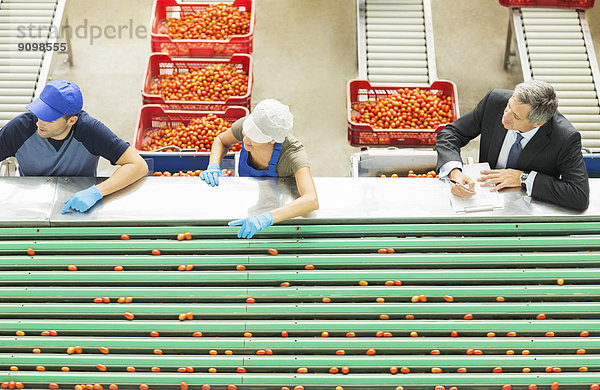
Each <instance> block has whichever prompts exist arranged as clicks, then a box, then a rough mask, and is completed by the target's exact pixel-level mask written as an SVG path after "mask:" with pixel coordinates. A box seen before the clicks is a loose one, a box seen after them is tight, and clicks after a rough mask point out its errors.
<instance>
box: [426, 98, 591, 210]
mask: <svg viewBox="0 0 600 390" xmlns="http://www.w3.org/2000/svg"><path fill="white" fill-rule="evenodd" d="M512 94H513V92H512V91H508V90H504V89H493V90H491V91H490V92H488V94H487V95H486V96H485V97H484V98H483V99H482V100H481V101H480V102H479V104H478V105H477V107H475V109H474V110H473V111H471V112H469V113H467V114H465V115H463V116H462V117H460V118H459V119H457V120H456V121H454V122H453V123H451V124H449V125H447V126H446V127H445V128H444V129H443V130H442V131H441V132H440V133H439V134H438V136H437V140H436V150H437V155H438V161H437V169H438V171H439V169H440V167H442V166H443V165H444V164H445V163H447V162H448V161H462V160H461V157H460V148H461V147H463V146H465V145H466V144H467V143H469V141H471V140H472V139H473V138H475V137H477V136H478V135H480V134H481V141H480V145H479V161H480V162H488V163H489V164H490V167H492V168H496V163H497V161H498V155H499V154H500V149H501V148H502V143H503V142H504V137H505V135H506V132H507V130H506V129H505V128H504V126H502V115H503V113H504V109H505V107H506V104H507V103H508V99H509V98H510V97H511V96H512ZM515 168H516V169H518V170H521V171H525V172H530V171H536V172H537V175H536V177H535V181H534V183H533V190H532V198H534V199H539V200H543V201H547V202H551V203H555V204H558V205H561V206H566V207H570V208H574V209H578V210H585V209H586V208H587V207H588V204H589V193H590V189H589V183H588V175H587V170H586V168H585V164H584V162H583V156H582V154H581V135H580V134H579V132H577V130H575V128H574V127H573V125H572V124H571V123H570V122H569V121H568V120H567V119H566V118H565V117H564V116H562V114H560V113H559V112H558V111H557V112H556V113H555V114H554V116H553V117H552V118H550V120H548V121H547V122H546V123H545V124H544V125H542V126H541V127H540V128H539V130H538V131H537V133H536V134H535V135H534V136H533V138H532V139H531V140H530V141H529V142H528V143H527V145H526V146H525V148H523V151H522V152H521V155H520V156H519V159H518V161H517V164H516V167H515Z"/></svg>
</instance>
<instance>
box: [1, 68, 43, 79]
mask: <svg viewBox="0 0 600 390" xmlns="http://www.w3.org/2000/svg"><path fill="white" fill-rule="evenodd" d="M38 72H39V67H38V66H18V65H0V73H32V74H35V75H36V77H37V74H38Z"/></svg>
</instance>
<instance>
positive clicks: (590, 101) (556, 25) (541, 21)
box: [505, 8, 600, 152]
mask: <svg viewBox="0 0 600 390" xmlns="http://www.w3.org/2000/svg"><path fill="white" fill-rule="evenodd" d="M509 15H510V22H509V23H510V24H509V30H508V37H507V43H506V55H505V68H506V66H508V64H509V61H508V59H509V56H510V54H511V53H510V47H511V44H512V32H513V31H514V35H515V38H516V43H517V48H518V52H519V60H520V62H521V68H522V71H523V79H524V80H530V79H539V80H544V81H547V82H548V83H550V84H552V85H553V86H554V88H555V89H556V92H557V96H558V98H559V111H560V112H561V113H562V114H563V115H564V116H565V117H567V119H569V120H570V121H571V123H573V126H575V128H576V129H577V130H579V132H580V133H581V137H582V146H583V148H585V149H587V150H589V151H593V152H597V151H600V104H599V99H598V92H599V90H600V88H599V85H600V84H599V83H600V72H599V71H598V63H597V61H596V56H595V53H594V47H593V44H592V39H591V35H590V32H589V28H588V25H587V21H586V19H585V12H584V11H580V10H569V9H544V8H520V9H519V8H515V9H509ZM511 25H512V28H511Z"/></svg>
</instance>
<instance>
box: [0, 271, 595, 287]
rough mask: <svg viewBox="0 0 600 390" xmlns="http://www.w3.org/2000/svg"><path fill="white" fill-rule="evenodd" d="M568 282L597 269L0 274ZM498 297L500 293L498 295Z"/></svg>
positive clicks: (18, 276) (155, 279)
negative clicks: (558, 280) (559, 280)
mask: <svg viewBox="0 0 600 390" xmlns="http://www.w3.org/2000/svg"><path fill="white" fill-rule="evenodd" d="M559 278H561V279H564V280H565V281H566V283H569V282H570V281H594V282H596V281H597V280H598V279H600V268H591V267H588V268H576V269H565V268H555V269H553V268H548V269H540V268H533V269H495V270H493V271H490V270H488V269H481V268H480V269H445V270H439V269H424V270H414V269H403V270H398V269H376V270H354V269H350V270H344V271H343V272H342V271H339V270H338V271H335V270H312V271H306V270H301V271H300V270H298V271H294V270H285V271H247V270H246V271H235V270H234V271H187V272H178V271H164V272H147V271H129V272H116V271H105V272H103V271H85V272H84V271H74V272H72V271H52V272H44V271H30V272H26V271H5V272H2V273H0V282H2V283H4V285H6V283H20V284H28V285H32V284H39V283H47V284H53V283H95V284H103V283H118V284H119V285H124V284H139V283H142V284H148V283H160V284H163V285H177V284H178V283H192V284H194V285H202V284H206V283H216V282H220V283H240V282H242V281H245V282H248V283H257V282H261V283H273V284H276V285H279V284H280V283H281V282H283V281H288V282H292V281H301V282H305V283H308V282H347V283H350V284H353V285H355V286H356V288H359V286H358V282H359V281H361V280H364V281H368V282H385V281H387V280H400V281H402V282H404V283H407V282H410V283H414V282H432V281H437V282H444V283H454V282H459V281H461V282H464V281H470V282H480V283H481V282H496V283H499V282H502V283H507V282H509V281H510V282H524V281H531V282H536V283H540V282H554V283H555V282H556V280H557V279H559ZM498 292H499V293H500V292H501V290H499V291H498Z"/></svg>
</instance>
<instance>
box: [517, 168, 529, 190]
mask: <svg viewBox="0 0 600 390" xmlns="http://www.w3.org/2000/svg"><path fill="white" fill-rule="evenodd" d="M528 177H529V173H527V172H523V173H521V176H520V177H519V180H520V181H521V188H523V189H524V190H525V189H527V186H526V185H525V184H526V183H527V178H528Z"/></svg>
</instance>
